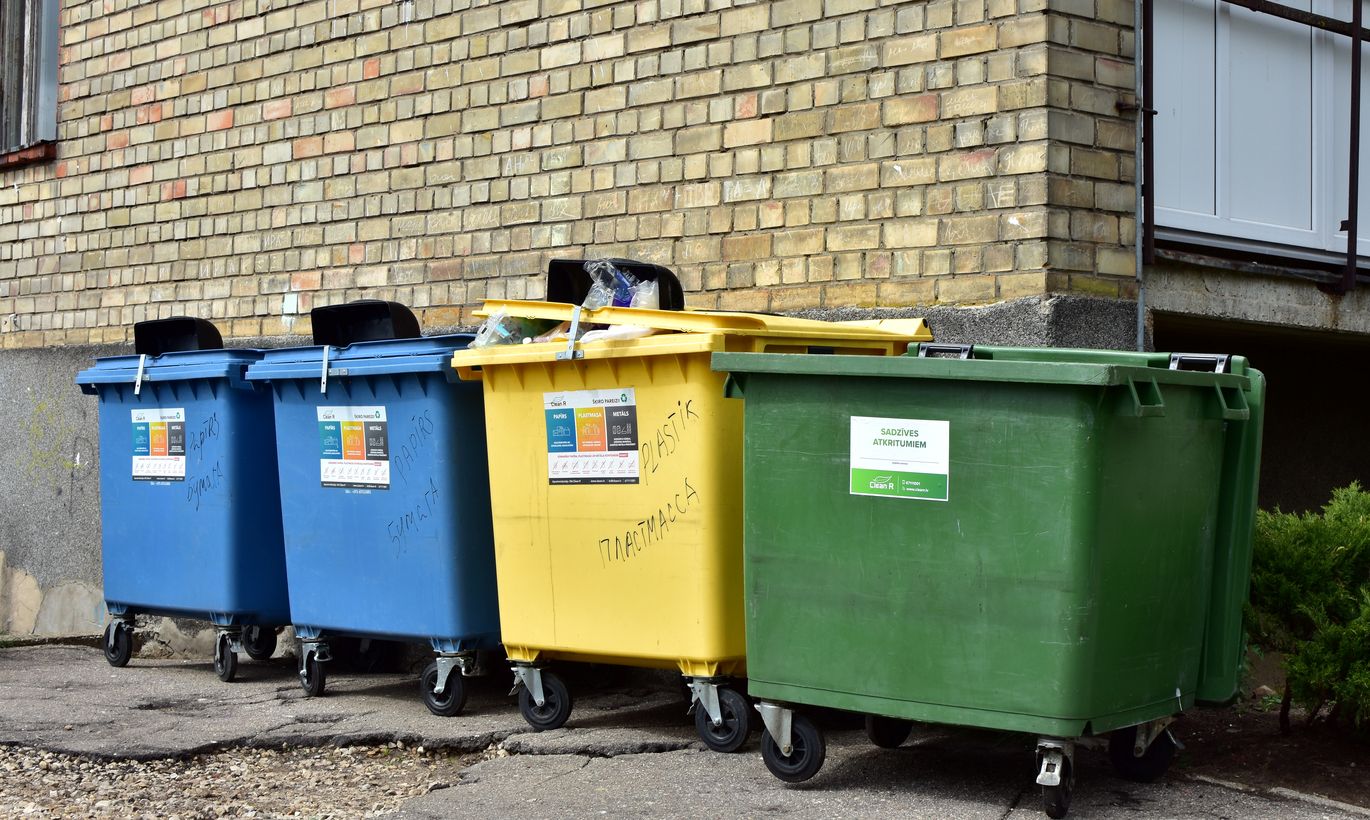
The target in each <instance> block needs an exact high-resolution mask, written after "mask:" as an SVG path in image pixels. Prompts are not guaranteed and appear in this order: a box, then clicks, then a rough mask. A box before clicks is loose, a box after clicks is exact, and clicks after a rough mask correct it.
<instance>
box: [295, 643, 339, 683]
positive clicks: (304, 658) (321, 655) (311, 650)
mask: <svg viewBox="0 0 1370 820" xmlns="http://www.w3.org/2000/svg"><path fill="white" fill-rule="evenodd" d="M311 655H312V656H313V657H314V660H316V661H318V662H319V663H325V662H327V661H331V660H333V656H332V655H330V654H329V653H328V644H327V643H325V642H324V641H300V674H301V675H306V674H308V673H309V671H308V670H309V657H310V656H311Z"/></svg>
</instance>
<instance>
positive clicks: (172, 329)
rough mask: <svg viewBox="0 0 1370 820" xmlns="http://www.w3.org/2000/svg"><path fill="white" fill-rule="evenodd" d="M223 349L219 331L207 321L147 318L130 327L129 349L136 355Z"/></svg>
mask: <svg viewBox="0 0 1370 820" xmlns="http://www.w3.org/2000/svg"><path fill="white" fill-rule="evenodd" d="M223 346H224V339H223V337H222V336H220V335H219V329H218V328H217V327H215V326H214V325H213V324H212V323H210V322H209V321H206V320H205V319H196V318H195V317H193V316H173V317H171V318H169V319H149V320H148V321H146V322H138V323H137V324H135V325H134V326H133V350H134V352H136V353H138V354H140V355H146V356H160V355H162V354H163V353H175V352H179V351H183V350H219V349H221V348H222V347H223Z"/></svg>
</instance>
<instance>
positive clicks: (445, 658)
mask: <svg viewBox="0 0 1370 820" xmlns="http://www.w3.org/2000/svg"><path fill="white" fill-rule="evenodd" d="M437 664H438V685H437V686H434V687H433V694H435V695H441V694H443V693H444V692H446V691H447V679H448V678H449V677H451V675H452V670H454V669H455V670H458V671H459V672H460V673H461V674H462V676H464V677H470V676H471V674H472V672H473V670H474V669H475V666H476V659H475V658H473V657H472V656H471V655H470V654H469V653H463V654H460V655H439V656H438V657H437Z"/></svg>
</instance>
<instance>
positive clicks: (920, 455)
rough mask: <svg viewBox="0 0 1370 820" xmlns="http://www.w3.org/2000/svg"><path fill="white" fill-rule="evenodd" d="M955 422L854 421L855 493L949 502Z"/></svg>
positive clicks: (862, 418) (869, 418) (863, 418)
mask: <svg viewBox="0 0 1370 820" xmlns="http://www.w3.org/2000/svg"><path fill="white" fill-rule="evenodd" d="M950 430H951V424H950V422H947V421H940V420H935V419H882V418H875V417H872V416H852V417H851V494H852V495H875V496H880V497H882V498H913V499H920V500H923V501H946V500H947V494H948V491H949V489H950V486H949V485H950V480H949V479H950V476H949V474H948V473H949V467H948V461H949V452H950V447H949V445H948V439H949V438H950Z"/></svg>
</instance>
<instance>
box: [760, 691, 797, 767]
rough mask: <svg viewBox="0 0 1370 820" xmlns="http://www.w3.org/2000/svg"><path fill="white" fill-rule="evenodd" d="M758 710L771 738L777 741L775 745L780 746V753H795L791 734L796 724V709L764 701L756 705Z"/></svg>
mask: <svg viewBox="0 0 1370 820" xmlns="http://www.w3.org/2000/svg"><path fill="white" fill-rule="evenodd" d="M756 711H758V712H760V713H761V722H762V724H764V725H765V727H766V731H767V732H768V733H769V734H770V736H771V739H772V740H774V741H775V745H776V746H778V747H780V753H781V754H782V755H784V756H785V757H789V756H790V755H792V754H794V740H793V739H792V738H791V736H790V730H791V727H792V726H793V724H794V710H793V709H786V708H785V707H784V706H779V705H777V704H774V703H766V702H765V701H762V702H761V703H758V704H757V705H756Z"/></svg>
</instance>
